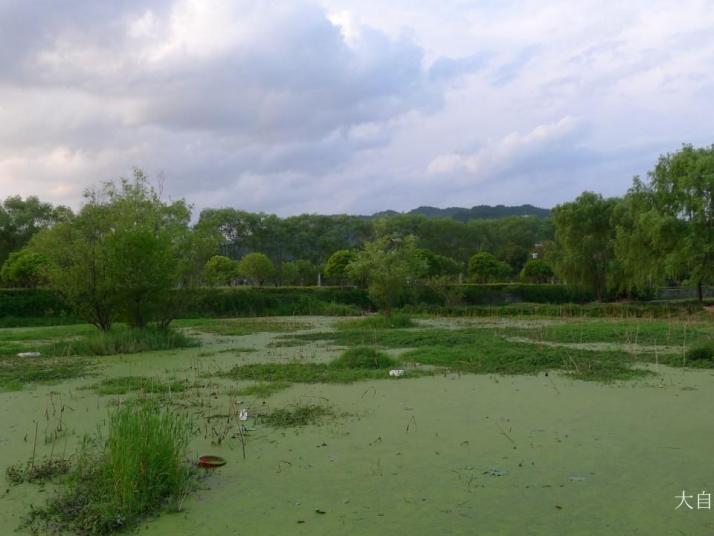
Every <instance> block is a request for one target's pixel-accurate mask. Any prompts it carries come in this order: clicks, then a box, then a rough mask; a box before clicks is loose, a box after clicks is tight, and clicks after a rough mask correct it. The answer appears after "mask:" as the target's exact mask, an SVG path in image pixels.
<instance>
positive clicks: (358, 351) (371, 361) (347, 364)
mask: <svg viewBox="0 0 714 536" xmlns="http://www.w3.org/2000/svg"><path fill="white" fill-rule="evenodd" d="M331 364H332V366H335V367H339V368H350V369H386V368H391V367H393V366H395V365H396V364H397V362H396V360H394V359H392V358H391V357H389V356H388V355H387V354H385V353H383V352H378V351H377V350H375V349H374V348H369V347H368V346H355V347H354V348H350V349H349V350H345V352H344V353H343V354H342V355H341V356H340V357H338V358H337V359H335V360H334V361H332V363H331Z"/></svg>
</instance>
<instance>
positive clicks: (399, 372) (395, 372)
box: [389, 369, 404, 378]
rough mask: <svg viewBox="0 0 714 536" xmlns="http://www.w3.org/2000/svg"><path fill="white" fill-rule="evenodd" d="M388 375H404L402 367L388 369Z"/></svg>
mask: <svg viewBox="0 0 714 536" xmlns="http://www.w3.org/2000/svg"><path fill="white" fill-rule="evenodd" d="M389 375H390V376H392V377H393V378H398V377H399V376H404V369H392V370H390V371H389Z"/></svg>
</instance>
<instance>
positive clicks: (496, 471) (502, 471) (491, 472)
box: [483, 468, 508, 476]
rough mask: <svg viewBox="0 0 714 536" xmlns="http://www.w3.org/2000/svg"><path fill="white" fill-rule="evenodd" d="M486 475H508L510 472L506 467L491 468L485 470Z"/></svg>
mask: <svg viewBox="0 0 714 536" xmlns="http://www.w3.org/2000/svg"><path fill="white" fill-rule="evenodd" d="M483 474H484V475H489V476H506V475H507V474H508V471H506V470H505V469H496V468H493V469H489V470H488V471H484V472H483Z"/></svg>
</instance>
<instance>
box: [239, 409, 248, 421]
mask: <svg viewBox="0 0 714 536" xmlns="http://www.w3.org/2000/svg"><path fill="white" fill-rule="evenodd" d="M238 418H239V419H240V420H241V421H247V420H248V410H247V409H245V408H244V409H242V410H240V412H239V413H238Z"/></svg>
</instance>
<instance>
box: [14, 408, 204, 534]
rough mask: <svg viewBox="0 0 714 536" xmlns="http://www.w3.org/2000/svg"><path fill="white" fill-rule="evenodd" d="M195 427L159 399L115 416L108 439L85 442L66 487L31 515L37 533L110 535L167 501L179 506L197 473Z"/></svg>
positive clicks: (110, 419) (130, 525)
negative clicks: (191, 449) (191, 458)
mask: <svg viewBox="0 0 714 536" xmlns="http://www.w3.org/2000/svg"><path fill="white" fill-rule="evenodd" d="M191 435H192V425H191V422H190V420H189V419H188V418H187V417H184V416H181V415H178V414H177V413H174V412H171V411H169V410H167V409H162V408H160V407H159V406H158V405H157V404H155V403H144V404H132V405H129V406H124V407H122V408H120V409H118V410H116V411H115V412H114V413H112V414H111V415H110V418H109V430H108V437H107V439H106V441H105V442H101V440H100V438H99V437H96V438H94V439H93V440H85V443H84V445H83V447H82V449H81V451H80V453H79V456H78V459H77V463H76V464H75V467H74V469H73V470H72V471H71V472H70V473H69V475H68V477H67V479H66V481H65V483H64V487H63V489H61V490H60V492H59V493H58V494H57V495H56V496H55V497H53V498H51V499H50V500H49V501H48V503H47V505H46V506H45V507H43V508H34V509H32V511H31V512H30V515H29V517H28V519H27V525H28V527H29V528H30V529H32V530H33V531H40V530H44V531H46V532H53V533H54V532H60V533H61V532H74V533H77V534H84V535H89V534H97V535H106V534H111V533H114V532H117V531H120V530H124V529H127V528H131V527H135V526H136V524H137V523H138V522H139V521H140V520H141V519H142V518H143V517H145V516H146V515H149V514H152V513H156V512H158V511H159V510H160V509H161V508H162V506H164V505H166V504H167V503H168V502H171V503H174V504H175V505H177V506H180V503H181V501H182V499H183V497H185V495H186V493H187V492H188V490H189V489H190V487H191V486H190V485H191V482H192V476H193V474H194V471H192V470H191V469H190V468H189V467H188V466H186V465H185V464H184V463H183V459H184V456H185V453H186V448H187V446H188V442H189V439H190V437H191Z"/></svg>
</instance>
